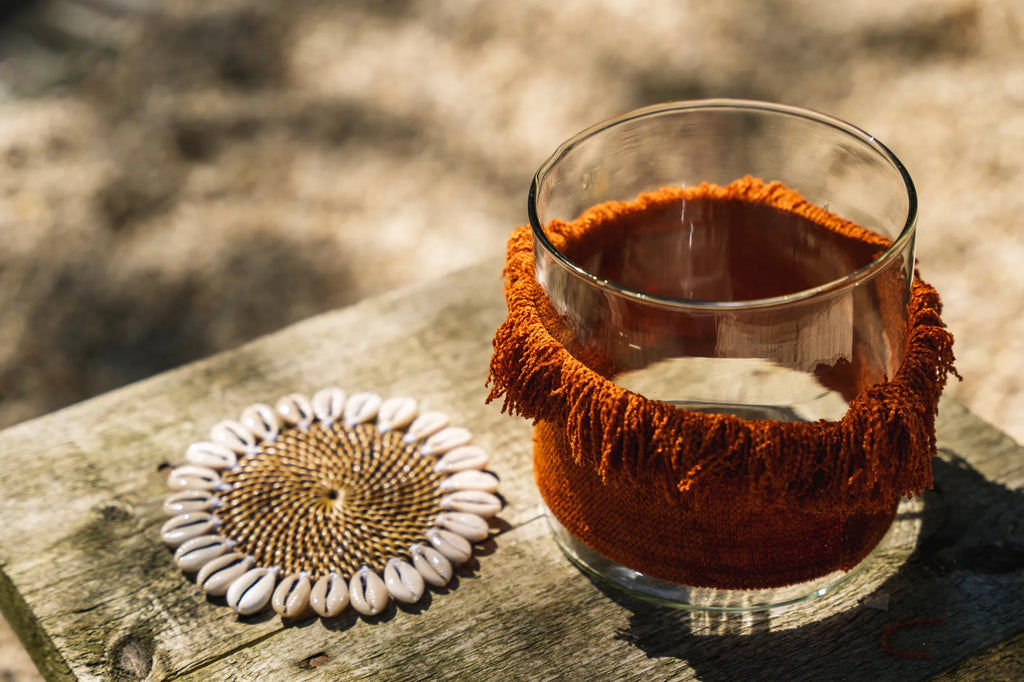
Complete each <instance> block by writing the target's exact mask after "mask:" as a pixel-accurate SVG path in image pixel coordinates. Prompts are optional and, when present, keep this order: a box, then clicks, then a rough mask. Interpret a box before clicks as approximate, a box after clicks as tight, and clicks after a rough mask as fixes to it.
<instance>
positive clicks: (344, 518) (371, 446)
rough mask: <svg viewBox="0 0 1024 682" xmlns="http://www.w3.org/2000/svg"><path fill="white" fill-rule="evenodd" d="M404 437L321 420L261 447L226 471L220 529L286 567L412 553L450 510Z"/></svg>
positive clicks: (375, 563) (429, 469)
mask: <svg viewBox="0 0 1024 682" xmlns="http://www.w3.org/2000/svg"><path fill="white" fill-rule="evenodd" d="M402 436H403V433H402V432H401V431H389V432H386V433H380V432H379V431H378V429H377V428H376V425H375V424H372V423H370V424H360V425H356V426H346V425H344V424H341V423H337V422H336V423H334V424H333V425H331V426H330V427H329V428H325V427H324V426H323V425H322V424H320V423H314V424H313V425H311V426H310V428H309V429H308V430H300V429H289V430H286V431H284V432H282V433H281V435H280V436H279V437H278V438H277V439H276V440H275V441H273V442H265V443H261V444H260V445H259V447H258V449H256V450H255V451H254V452H252V453H250V454H246V455H243V456H242V457H241V458H240V459H239V463H238V467H237V468H236V469H234V470H231V471H227V472H225V473H224V477H223V480H224V482H225V483H227V484H229V485H230V490H227V491H225V492H223V493H220V494H219V497H220V500H221V503H222V506H221V507H220V508H218V509H217V516H218V517H219V518H220V519H221V522H222V526H221V529H220V532H221V533H222V534H223V535H225V536H226V537H230V538H232V539H234V540H235V541H236V543H237V551H240V552H243V553H245V554H251V555H252V556H253V557H254V558H255V559H256V563H257V564H259V565H264V566H273V565H276V566H280V567H281V568H282V570H283V571H284V573H295V572H298V571H307V572H309V573H310V574H311V575H325V574H327V573H329V572H331V571H334V572H336V573H339V574H341V575H350V574H352V573H353V572H354V571H355V570H356V569H358V568H359V567H360V566H363V565H366V566H370V567H372V568H374V569H376V570H382V569H383V568H384V565H385V563H386V562H387V560H388V559H389V558H390V557H396V556H398V557H408V556H409V550H408V548H409V545H410V544H411V543H414V542H417V541H418V540H419V539H420V538H422V537H423V533H424V532H425V531H426V530H427V528H429V527H430V525H431V523H432V522H433V520H434V518H435V517H436V516H437V514H438V513H439V512H441V511H443V509H442V508H441V506H440V505H439V502H440V499H441V496H442V493H441V492H440V491H439V490H438V483H439V482H440V481H441V480H442V479H443V478H444V477H443V476H442V475H440V474H437V473H434V472H433V464H434V462H433V460H432V459H431V458H429V457H423V456H422V454H421V452H420V447H419V445H418V444H416V443H407V442H404V441H403V438H402Z"/></svg>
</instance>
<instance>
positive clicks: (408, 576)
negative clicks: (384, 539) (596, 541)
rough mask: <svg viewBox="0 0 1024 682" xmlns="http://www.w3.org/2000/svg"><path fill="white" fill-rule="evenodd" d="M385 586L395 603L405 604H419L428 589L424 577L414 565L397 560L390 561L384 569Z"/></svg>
mask: <svg viewBox="0 0 1024 682" xmlns="http://www.w3.org/2000/svg"><path fill="white" fill-rule="evenodd" d="M384 586H385V587H387V590H388V594H390V595H391V597H392V598H393V599H394V600H395V601H400V602H403V603H405V604H415V603H416V602H418V601H419V600H420V597H422V596H423V592H424V591H425V590H426V589H427V586H426V584H425V583H424V582H423V576H422V575H420V573H419V571H417V570H416V569H415V568H414V567H413V566H412V564H410V563H409V562H407V561H403V560H402V559H395V558H392V559H388V563H387V565H386V566H385V567H384Z"/></svg>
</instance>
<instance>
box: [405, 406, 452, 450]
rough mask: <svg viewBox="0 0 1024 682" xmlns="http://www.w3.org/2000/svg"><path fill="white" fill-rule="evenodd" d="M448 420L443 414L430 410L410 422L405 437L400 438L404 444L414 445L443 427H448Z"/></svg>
mask: <svg viewBox="0 0 1024 682" xmlns="http://www.w3.org/2000/svg"><path fill="white" fill-rule="evenodd" d="M449 423H450V420H449V419H448V415H446V414H445V413H444V412H438V411H436V410H430V411H428V412H424V413H423V414H421V415H420V416H418V417H416V418H415V419H413V420H412V423H411V424H409V428H408V429H407V430H406V432H405V435H404V436H403V437H402V440H404V441H405V442H406V443H415V442H416V441H418V440H423V439H424V438H427V437H428V436H431V435H433V434H435V433H437V432H438V431H440V430H441V429H443V428H444V427H446V426H448V424H449Z"/></svg>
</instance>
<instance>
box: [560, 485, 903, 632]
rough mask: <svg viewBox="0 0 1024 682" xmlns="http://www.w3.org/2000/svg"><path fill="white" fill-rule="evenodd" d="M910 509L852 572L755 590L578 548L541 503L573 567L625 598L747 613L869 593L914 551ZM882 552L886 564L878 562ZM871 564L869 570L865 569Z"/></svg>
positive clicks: (573, 539) (581, 544)
mask: <svg viewBox="0 0 1024 682" xmlns="http://www.w3.org/2000/svg"><path fill="white" fill-rule="evenodd" d="M915 506H920V501H919V500H907V501H904V503H902V504H901V505H900V509H899V512H898V513H897V517H896V521H895V522H894V523H893V525H892V527H890V529H889V532H888V533H887V534H886V535H885V537H884V538H883V539H882V541H881V542H880V543H879V544H878V547H876V548H875V549H874V551H872V553H871V554H870V555H868V557H867V558H866V559H864V561H862V562H861V563H860V564H858V565H857V566H855V567H854V568H852V569H851V570H849V571H835V572H833V573H829V574H828V575H825V576H822V577H821V578H817V579H815V580H809V581H806V582H802V583H797V584H794V585H786V586H784V587H777V588H769V589H758V590H724V589H715V588H706V587H691V586H687V585H679V584H677V583H673V582H669V581H666V580H661V579H659V578H654V577H651V576H648V575H644V574H643V573H640V572H639V571H635V570H633V569H631V568H627V567H626V566H623V565H621V564H618V563H616V562H614V561H612V560H611V559H608V558H607V557H605V556H603V555H602V554H599V553H598V552H596V551H594V550H593V549H591V548H590V547H588V546H587V545H585V544H583V543H582V542H580V541H579V540H578V539H576V538H575V537H573V536H572V535H571V534H570V533H569V531H568V530H566V529H565V527H564V526H562V524H561V523H559V522H558V519H556V518H555V516H554V514H552V513H551V511H550V510H549V509H548V508H547V507H546V506H544V505H542V509H543V511H544V515H545V517H546V518H547V521H548V524H549V526H550V528H551V531H552V534H553V535H554V538H555V540H556V542H557V543H558V545H559V547H560V548H561V550H562V552H563V553H564V554H565V556H566V557H568V559H569V560H570V561H571V562H572V563H573V564H575V565H576V567H577V568H579V569H580V570H582V571H583V572H584V573H585V574H587V575H588V576H590V577H591V578H593V579H595V580H596V581H598V582H600V583H603V584H606V585H610V586H611V587H614V588H616V589H619V590H622V591H623V592H625V593H627V594H628V595H630V596H633V597H637V598H640V599H643V600H646V601H649V602H654V603H656V604H659V605H662V606H667V607H670V608H676V609H686V610H691V611H710V612H718V613H747V612H753V611H767V610H771V609H782V608H785V607H788V606H792V605H795V604H800V603H802V602H806V601H809V600H812V599H816V598H818V597H823V596H825V595H828V594H833V593H835V592H838V591H839V588H840V587H846V586H849V587H850V588H851V589H853V590H855V591H857V592H858V593H860V594H868V593H870V592H871V591H872V590H874V589H875V588H876V587H877V585H878V584H881V582H882V581H884V579H885V577H887V575H886V568H887V567H888V568H891V566H892V565H894V562H893V561H892V559H893V556H892V555H893V552H895V553H896V554H897V555H902V557H900V558H905V557H907V556H909V555H910V553H911V552H912V551H913V547H914V545H915V544H916V538H917V532H918V531H919V529H920V521H919V517H918V514H917V513H916V511H915ZM883 554H884V555H886V557H887V560H884V561H883V560H880V559H879V556H880V555H883ZM872 566H874V568H873V569H871V568H870V567H872ZM865 569H870V570H865ZM861 577H863V580H861ZM855 579H856V580H855ZM843 591H844V592H845V590H843Z"/></svg>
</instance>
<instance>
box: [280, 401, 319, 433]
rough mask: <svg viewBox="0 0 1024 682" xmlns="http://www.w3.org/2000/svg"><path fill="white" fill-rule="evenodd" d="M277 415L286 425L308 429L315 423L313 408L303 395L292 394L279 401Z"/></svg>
mask: <svg viewBox="0 0 1024 682" xmlns="http://www.w3.org/2000/svg"><path fill="white" fill-rule="evenodd" d="M277 414H278V416H280V417H281V419H283V420H284V423H285V424H290V425H291V426H297V427H299V428H300V429H308V428H309V425H310V424H312V423H313V417H314V413H313V406H312V405H311V404H310V402H309V399H308V398H306V396H304V395H302V394H301V393H292V394H291V395H287V396H285V397H284V398H281V399H280V400H278V401H277Z"/></svg>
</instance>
